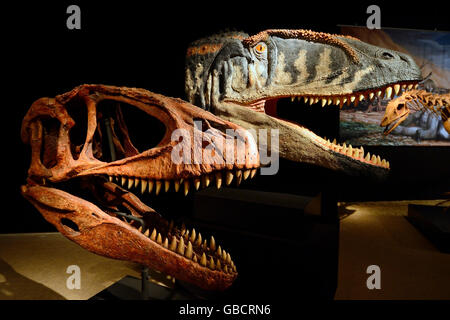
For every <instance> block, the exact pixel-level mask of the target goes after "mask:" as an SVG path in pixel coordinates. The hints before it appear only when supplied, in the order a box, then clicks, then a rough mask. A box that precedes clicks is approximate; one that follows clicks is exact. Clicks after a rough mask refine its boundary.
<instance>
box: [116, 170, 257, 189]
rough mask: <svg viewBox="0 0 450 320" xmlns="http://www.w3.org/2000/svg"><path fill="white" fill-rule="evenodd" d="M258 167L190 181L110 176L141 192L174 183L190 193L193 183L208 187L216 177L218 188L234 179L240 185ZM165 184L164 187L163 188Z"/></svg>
mask: <svg viewBox="0 0 450 320" xmlns="http://www.w3.org/2000/svg"><path fill="white" fill-rule="evenodd" d="M256 171H257V169H256V168H255V169H237V170H234V171H230V170H226V171H225V172H221V171H217V172H215V173H212V174H205V175H203V176H201V177H194V178H192V179H191V180H192V181H189V179H178V180H156V181H155V180H147V179H140V178H134V177H130V178H128V177H125V176H108V180H109V181H115V182H118V183H120V185H121V186H123V187H126V188H128V189H131V188H139V189H140V190H141V193H142V194H144V193H146V192H148V193H152V192H153V190H155V194H156V195H158V194H159V193H160V192H161V190H164V192H168V191H169V190H170V186H171V185H173V188H174V190H175V192H178V191H179V190H180V189H181V190H182V191H183V192H184V195H187V194H188V193H189V189H190V186H191V183H192V185H193V187H194V188H195V190H198V189H200V187H203V188H206V187H208V186H209V185H210V183H211V181H212V180H214V179H215V181H216V187H217V189H220V188H221V187H222V186H223V185H227V186H228V185H230V184H231V182H232V181H233V180H235V181H236V183H237V184H238V185H239V184H240V183H241V182H242V180H247V179H248V177H250V178H253V177H254V176H255V175H256ZM163 184H164V188H163Z"/></svg>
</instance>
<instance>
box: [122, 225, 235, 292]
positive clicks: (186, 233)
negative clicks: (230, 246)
mask: <svg viewBox="0 0 450 320" xmlns="http://www.w3.org/2000/svg"><path fill="white" fill-rule="evenodd" d="M133 224H134V223H132V224H130V226H132V227H133V228H134V229H135V230H137V231H138V232H139V234H140V236H139V237H145V242H147V247H154V248H153V250H152V252H156V256H155V255H152V256H146V257H143V259H144V261H142V262H143V263H144V264H147V263H145V259H146V258H149V259H155V260H160V264H161V266H164V268H162V269H163V270H161V271H164V269H165V268H166V267H169V269H171V270H173V271H174V272H173V274H170V272H168V274H170V275H173V276H175V277H176V278H178V279H179V280H184V281H187V282H191V283H194V284H196V285H198V286H200V287H203V288H204V289H219V290H220V289H225V288H226V287H228V286H229V285H231V284H232V282H233V281H234V279H235V278H236V277H237V275H238V274H237V269H236V265H235V264H234V262H233V260H232V259H231V255H230V253H228V252H226V251H225V250H223V249H222V248H221V246H220V245H218V244H217V243H216V241H215V239H214V237H213V236H211V237H210V239H209V241H208V240H206V239H203V237H202V235H201V233H197V231H196V230H195V229H192V230H188V229H186V228H185V227H184V225H183V226H181V227H175V226H174V224H173V222H171V223H168V224H166V226H163V227H160V228H159V229H160V230H159V231H158V230H157V228H154V227H152V226H150V227H149V228H146V227H142V226H141V225H140V226H139V227H137V228H136V227H134V226H133ZM149 241H150V242H149ZM155 262H157V261H148V264H147V265H152V266H154V265H155ZM156 264H157V263H156Z"/></svg>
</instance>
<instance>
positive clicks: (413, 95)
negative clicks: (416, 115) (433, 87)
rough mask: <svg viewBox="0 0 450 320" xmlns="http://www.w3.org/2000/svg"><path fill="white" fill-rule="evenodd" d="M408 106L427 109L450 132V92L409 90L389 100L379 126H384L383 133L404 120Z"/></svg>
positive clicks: (408, 109)
mask: <svg viewBox="0 0 450 320" xmlns="http://www.w3.org/2000/svg"><path fill="white" fill-rule="evenodd" d="M409 106H410V107H411V108H412V109H413V110H415V111H421V110H423V109H427V110H429V111H431V112H433V113H434V114H436V115H437V116H440V117H441V119H442V123H443V126H444V128H445V130H446V131H447V132H448V133H450V94H449V93H445V94H437V93H431V92H428V91H425V90H411V91H407V92H404V93H403V94H402V95H401V96H400V97H398V98H396V99H393V100H391V101H389V103H388V105H387V107H386V111H385V113H384V116H383V120H381V123H380V126H382V127H386V129H385V131H384V134H385V135H387V134H389V133H391V132H392V131H393V130H394V129H395V128H396V127H397V126H399V125H400V124H401V123H402V122H403V121H405V120H406V118H407V117H408V115H409V113H410V108H409Z"/></svg>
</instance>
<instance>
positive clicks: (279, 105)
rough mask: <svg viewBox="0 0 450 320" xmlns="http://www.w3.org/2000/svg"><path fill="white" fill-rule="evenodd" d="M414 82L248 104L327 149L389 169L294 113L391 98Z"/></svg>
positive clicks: (385, 163) (412, 85) (375, 158)
mask: <svg viewBox="0 0 450 320" xmlns="http://www.w3.org/2000/svg"><path fill="white" fill-rule="evenodd" d="M417 84H418V82H417V81H404V82H401V83H395V84H389V85H386V86H384V87H381V88H375V89H370V90H365V91H359V92H353V93H351V94H345V95H325V96H318V95H298V96H297V95H296V96H277V97H271V98H265V99H260V100H257V101H254V102H252V103H250V104H249V105H248V107H249V108H251V109H252V110H254V111H256V112H264V113H266V114H267V115H269V116H271V117H274V118H277V119H279V120H281V121H285V122H288V123H291V124H293V125H296V126H297V127H298V129H299V130H305V133H306V134H308V135H309V136H310V137H311V138H312V140H313V141H315V142H316V143H317V144H319V145H320V146H322V147H323V148H325V149H327V150H330V151H332V152H335V153H338V154H341V155H344V156H346V157H349V158H351V159H353V160H356V161H359V162H363V163H366V164H369V165H372V166H377V167H381V168H385V169H389V168H390V163H389V161H387V160H386V159H381V157H380V156H378V155H374V154H372V155H371V154H370V153H369V152H367V153H365V152H364V149H363V147H359V148H355V147H353V146H352V145H350V144H349V145H346V143H345V142H344V143H342V144H338V143H337V141H336V139H334V140H333V141H330V140H329V139H327V138H326V137H324V138H322V137H320V136H319V135H317V134H316V133H314V132H313V130H314V129H311V124H307V123H306V124H305V123H303V122H302V119H301V117H298V116H295V114H296V113H298V112H297V111H298V110H302V109H310V110H321V109H322V108H324V107H325V108H326V107H327V106H330V107H332V106H339V108H342V107H343V106H344V105H347V106H350V105H354V106H357V105H358V103H359V102H360V101H364V100H366V101H372V100H374V99H375V98H376V97H378V98H380V99H392V98H393V97H394V96H396V95H400V94H401V93H402V92H403V91H407V90H411V89H413V88H417ZM316 119H317V118H316ZM317 122H318V121H317V120H315V124H316V125H317Z"/></svg>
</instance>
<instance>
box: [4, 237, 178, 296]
mask: <svg viewBox="0 0 450 320" xmlns="http://www.w3.org/2000/svg"><path fill="white" fill-rule="evenodd" d="M69 266H78V267H79V270H80V289H76V288H73V289H69V288H68V286H67V281H68V279H69V278H70V277H71V276H73V271H71V270H70V269H69V273H67V271H68V270H67V269H68V267H69ZM140 272H141V269H140V266H139V265H138V264H134V263H131V262H127V261H119V260H113V259H109V258H105V257H102V256H99V255H96V254H93V253H91V252H89V251H87V250H84V249H83V248H81V247H80V246H78V245H77V244H75V243H73V242H71V241H70V240H68V239H66V238H64V237H63V236H62V235H61V234H60V233H28V234H3V235H0V299H45V300H46V299H74V300H85V299H89V298H91V297H93V296H94V295H96V294H97V293H99V292H101V291H102V290H104V289H105V288H107V287H109V286H111V285H112V284H114V283H116V282H117V281H119V280H120V279H122V278H124V277H125V276H127V275H129V276H133V277H137V278H139V277H140ZM150 278H151V279H153V281H155V282H158V283H159V280H161V281H164V282H165V283H166V284H167V285H170V283H171V281H170V280H168V279H165V277H164V276H162V275H161V274H158V273H156V272H153V271H150ZM69 282H70V279H69ZM69 287H70V285H69Z"/></svg>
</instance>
